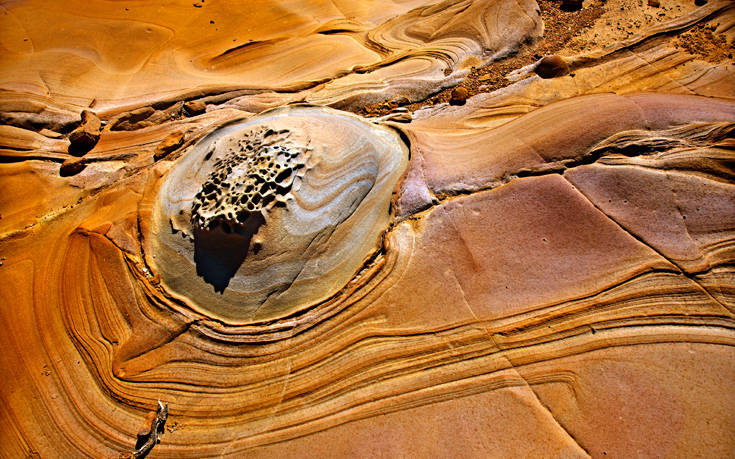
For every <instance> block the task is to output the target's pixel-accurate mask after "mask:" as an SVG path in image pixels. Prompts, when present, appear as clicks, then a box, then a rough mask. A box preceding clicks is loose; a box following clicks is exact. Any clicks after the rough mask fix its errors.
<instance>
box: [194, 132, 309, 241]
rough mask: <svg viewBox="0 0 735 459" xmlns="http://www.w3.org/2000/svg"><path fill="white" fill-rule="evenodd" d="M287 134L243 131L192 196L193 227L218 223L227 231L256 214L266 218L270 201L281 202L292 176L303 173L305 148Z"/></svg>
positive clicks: (292, 182) (207, 226)
mask: <svg viewBox="0 0 735 459" xmlns="http://www.w3.org/2000/svg"><path fill="white" fill-rule="evenodd" d="M289 137H290V131H288V130H285V129H284V130H281V131H274V130H272V129H268V128H265V127H260V128H257V129H254V130H252V131H250V132H246V133H244V134H243V135H242V138H241V139H239V140H237V142H236V144H235V145H234V146H235V148H234V149H233V150H232V151H230V152H229V153H228V154H226V155H225V156H223V157H221V158H220V159H218V160H217V161H216V162H215V163H214V170H212V172H211V173H210V174H209V177H207V180H206V181H205V182H204V184H203V185H202V188H201V190H200V191H199V192H198V193H197V194H196V196H195V197H194V203H193V205H192V208H191V214H192V218H191V219H192V225H194V226H196V227H197V228H198V229H203V230H213V229H215V228H216V227H218V226H220V227H221V228H222V230H223V231H224V232H226V233H230V232H232V231H233V230H237V229H241V228H242V227H244V226H245V224H246V223H247V222H248V219H249V218H251V216H253V215H254V214H261V216H262V217H266V215H267V212H268V211H269V210H270V209H271V208H272V207H273V206H274V205H283V204H285V202H286V199H287V196H288V193H289V192H290V191H291V187H292V186H293V184H294V179H295V178H296V177H297V175H298V176H300V175H301V174H303V169H304V166H305V164H304V159H305V153H306V151H307V150H308V148H307V147H304V146H301V145H294V144H293V143H292V142H290V141H289ZM213 148H215V147H214V146H213ZM206 159H207V157H206V156H205V160H206ZM256 218H258V217H257V216H256Z"/></svg>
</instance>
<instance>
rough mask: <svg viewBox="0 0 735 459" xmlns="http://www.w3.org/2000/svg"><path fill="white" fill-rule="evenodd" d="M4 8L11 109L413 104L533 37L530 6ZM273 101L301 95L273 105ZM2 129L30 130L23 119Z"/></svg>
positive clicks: (506, 2) (1, 77)
mask: <svg viewBox="0 0 735 459" xmlns="http://www.w3.org/2000/svg"><path fill="white" fill-rule="evenodd" d="M3 11H4V12H5V14H3V15H2V16H1V17H0V18H1V19H0V21H2V22H0V29H2V30H7V31H11V30H12V31H13V33H7V34H3V39H2V41H0V46H1V47H2V49H3V50H4V51H5V52H4V53H3V57H2V58H0V59H2V60H0V63H2V66H1V67H0V87H2V88H3V89H6V90H9V91H12V93H11V94H9V95H8V96H6V99H7V100H8V102H7V107H9V108H10V107H16V106H18V105H22V104H23V102H22V101H23V100H26V99H27V98H25V96H26V94H28V93H30V94H31V95H33V97H34V98H35V99H40V98H39V97H38V96H47V95H49V94H50V95H52V96H53V99H55V100H58V101H64V102H66V103H70V104H72V105H76V106H77V107H79V106H82V107H84V106H87V105H89V104H90V103H93V105H95V106H96V107H97V109H98V110H113V111H120V108H121V107H135V106H141V105H146V104H154V103H158V104H159V105H160V104H161V103H163V104H165V103H166V102H165V101H166V100H181V99H188V98H196V97H202V96H207V95H217V94H222V93H227V92H238V91H239V94H236V95H237V96H243V95H245V97H244V100H239V101H238V102H237V104H238V105H240V106H243V107H252V106H253V105H254V104H255V105H259V102H258V100H259V99H261V97H259V94H260V93H266V94H268V95H270V96H271V98H273V99H275V100H272V101H271V104H270V107H273V106H277V105H280V104H281V103H284V102H288V101H294V100H304V98H308V100H309V101H310V102H315V103H327V101H328V103H330V104H336V105H340V106H343V107H344V106H347V105H355V104H359V103H363V104H364V103H372V102H375V101H376V100H378V99H381V98H390V97H395V96H396V95H397V94H399V93H400V94H402V95H403V96H404V97H405V96H408V97H410V98H412V99H414V100H418V99H421V98H423V97H425V96H426V95H427V94H430V93H431V92H432V91H435V90H436V89H435V87H436V85H441V86H448V85H450V84H452V82H454V83H455V84H456V82H457V81H458V80H459V78H460V77H461V76H462V75H463V74H464V73H466V71H467V67H468V65H467V62H468V61H472V62H473V64H470V65H474V64H477V63H483V62H488V61H489V60H491V59H492V58H494V57H497V56H499V55H502V54H503V53H507V52H508V51H511V50H513V49H515V48H517V47H518V46H519V45H520V44H521V43H522V42H523V41H525V40H531V39H535V38H537V37H538V36H539V35H540V34H541V32H542V27H543V26H542V24H541V21H540V18H539V16H538V13H537V12H536V4H535V2H534V1H532V0H524V1H522V2H517V1H515V0H494V1H492V2H489V3H488V4H485V3H481V2H472V1H468V0H462V1H456V0H450V1H446V2H443V3H440V4H437V5H433V6H432V7H427V6H426V5H425V2H419V1H409V2H388V3H387V4H381V5H380V6H373V7H371V6H368V5H361V6H356V5H353V4H352V2H313V3H308V2H307V3H299V4H298V5H294V4H292V3H289V2H283V1H278V2H274V1H270V0H269V1H258V2H256V3H253V2H250V3H248V4H243V3H242V2H237V1H227V2H219V3H217V4H216V5H213V4H207V3H206V2H201V3H200V2H191V1H188V0H187V1H177V2H172V3H170V4H167V5H165V6H163V7H161V6H159V5H152V4H151V5H147V4H127V3H116V4H115V5H110V4H109V2H105V1H92V2H86V1H85V2H66V3H65V4H64V5H63V6H62V5H60V4H58V3H57V2H53V1H43V0H39V1H36V2H34V3H33V4H23V3H20V4H9V5H6V6H5V7H3ZM48 24H53V25H54V26H53V27H49V26H48ZM439 24H445V25H444V26H442V27H441V28H439V29H438V30H436V29H437V26H438V25H439ZM192 30H196V32H192ZM70 31H73V33H72V32H70ZM122 44H124V45H122ZM366 73H367V74H366ZM449 74H451V75H452V78H450V79H447V78H446V76H447V75H449ZM132 75H134V77H132ZM324 83H329V84H327V85H326V86H324V87H321V86H322V85H323V84H324ZM311 89H314V95H313V96H312V95H311V92H312V91H311ZM281 91H287V92H294V91H300V92H301V93H300V94H296V95H293V94H292V95H286V96H285V97H286V100H282V99H283V98H278V97H277V94H276V93H279V92H281ZM236 95H235V94H233V95H230V96H229V97H226V98H225V100H229V99H233V98H234V97H236ZM247 96H254V97H253V98H252V99H253V100H252V101H251V100H250V99H251V98H250V97H247ZM360 100H361V101H362V102H360ZM39 101H40V100H39ZM54 105H56V104H49V106H47V107H44V113H42V114H39V115H40V116H36V117H33V120H34V121H35V122H36V123H39V122H43V121H47V120H48V118H49V116H51V117H53V122H54V123H64V122H65V121H66V120H65V118H67V117H68V114H67V113H65V112H64V111H59V110H58V109H57V107H56V106H54ZM260 107H261V108H260V109H264V108H268V107H267V106H266V107H263V106H262V105H260ZM55 115H58V116H55ZM8 119H12V120H13V121H14V122H16V123H26V122H28V119H27V117H24V116H21V115H20V114H15V115H11V116H9V117H8Z"/></svg>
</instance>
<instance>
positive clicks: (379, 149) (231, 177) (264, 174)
mask: <svg viewBox="0 0 735 459" xmlns="http://www.w3.org/2000/svg"><path fill="white" fill-rule="evenodd" d="M407 159H408V150H407V147H406V146H405V145H404V144H403V142H402V141H401V140H400V138H399V136H398V134H397V133H396V132H394V131H392V130H390V129H388V128H385V127H380V126H377V125H374V124H371V123H368V122H366V121H363V120H361V119H359V118H358V117H355V116H352V115H349V114H346V113H344V112H338V111H336V110H330V109H325V108H317V107H308V106H292V107H287V108H283V109H278V110H273V111H269V112H266V113H263V114H261V115H259V116H257V117H253V118H249V119H242V120H235V121H232V122H230V123H228V124H226V125H225V126H223V127H220V128H219V129H217V130H215V131H213V132H211V133H210V134H208V135H207V136H206V137H205V138H204V139H202V140H201V141H200V142H199V143H198V144H197V145H195V146H194V147H193V148H192V149H191V150H190V151H189V152H188V153H186V154H185V155H184V156H183V157H182V158H181V159H180V160H179V161H178V163H177V164H176V166H174V168H173V169H172V170H171V172H170V173H169V174H168V175H167V176H166V177H165V179H164V182H163V184H162V186H161V188H160V190H159V192H158V198H157V200H156V204H155V207H154V212H153V219H154V223H153V226H152V233H151V235H150V238H151V243H150V252H149V253H148V254H147V255H148V257H149V260H150V261H151V265H152V267H153V270H154V272H155V273H157V274H160V275H161V278H162V281H163V284H164V285H165V286H166V288H167V289H168V290H169V291H170V292H171V293H172V294H174V295H176V296H178V297H180V298H182V299H183V300H184V301H186V302H187V303H190V304H191V305H192V306H193V307H194V308H195V309H197V310H199V311H202V312H204V313H205V314H207V315H209V316H213V317H217V318H219V319H221V320H226V321H229V322H236V323H247V322H254V321H263V320H272V319H275V318H278V317H280V316H283V315H287V314H289V313H292V312H294V311H296V310H299V309H302V308H305V307H308V306H310V305H312V304H313V303H316V302H319V301H322V300H324V299H326V298H328V297H329V296H330V295H332V294H334V293H335V292H336V291H338V290H339V289H340V288H342V287H343V286H344V285H345V284H346V283H347V281H348V280H349V279H351V278H352V277H353V276H354V275H355V274H356V273H357V271H358V270H359V269H360V267H361V266H362V264H363V262H364V261H365V260H366V259H367V258H369V257H370V256H371V255H372V254H373V252H375V251H376V250H377V248H378V244H379V242H380V238H381V233H382V232H383V231H384V230H385V229H386V228H387V227H388V223H389V219H390V215H391V197H392V193H393V190H394V188H395V186H396V184H397V182H398V179H399V177H400V176H401V175H402V173H403V170H404V168H405V166H406V164H407Z"/></svg>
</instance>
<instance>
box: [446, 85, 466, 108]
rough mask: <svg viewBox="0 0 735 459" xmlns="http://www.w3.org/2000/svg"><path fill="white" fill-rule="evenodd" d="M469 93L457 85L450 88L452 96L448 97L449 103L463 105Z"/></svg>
mask: <svg viewBox="0 0 735 459" xmlns="http://www.w3.org/2000/svg"><path fill="white" fill-rule="evenodd" d="M469 95H470V94H469V92H467V88H463V87H461V86H458V87H456V88H454V89H453V90H452V96H451V98H450V99H449V105H464V103H465V101H466V100H467V97H469Z"/></svg>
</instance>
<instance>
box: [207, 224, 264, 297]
mask: <svg viewBox="0 0 735 459" xmlns="http://www.w3.org/2000/svg"><path fill="white" fill-rule="evenodd" d="M263 223H265V219H264V218H263V216H262V215H261V214H259V213H256V214H251V215H250V216H249V217H248V219H247V220H246V222H245V224H242V225H236V226H234V227H230V226H228V224H227V223H222V224H217V225H216V226H215V227H214V228H212V229H205V228H194V262H195V263H196V266H197V275H198V276H201V277H202V278H203V279H204V280H205V282H207V283H208V284H211V285H212V286H213V287H214V291H215V292H218V293H224V291H225V289H226V288H227V286H228V285H229V284H230V280H231V279H232V277H233V276H234V275H235V273H236V272H237V270H238V269H240V266H242V264H243V262H244V261H245V258H247V255H248V250H249V248H250V241H251V240H252V238H253V236H254V235H255V234H257V232H258V229H259V228H260V227H261V226H262V225H263Z"/></svg>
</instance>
